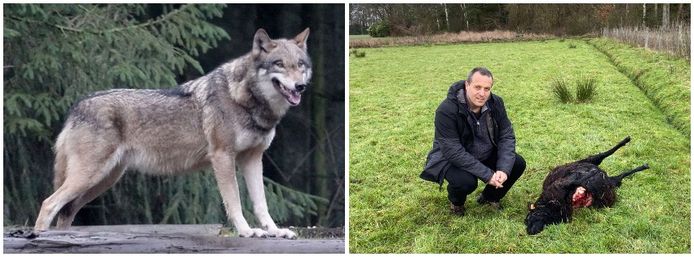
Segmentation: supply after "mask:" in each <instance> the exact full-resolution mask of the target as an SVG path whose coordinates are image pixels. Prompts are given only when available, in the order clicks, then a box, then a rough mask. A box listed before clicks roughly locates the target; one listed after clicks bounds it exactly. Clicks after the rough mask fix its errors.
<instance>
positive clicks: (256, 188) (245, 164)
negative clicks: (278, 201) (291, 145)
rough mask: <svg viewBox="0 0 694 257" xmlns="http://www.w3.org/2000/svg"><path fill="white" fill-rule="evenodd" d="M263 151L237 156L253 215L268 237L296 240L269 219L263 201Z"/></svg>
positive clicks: (265, 202) (253, 151) (287, 230)
mask: <svg viewBox="0 0 694 257" xmlns="http://www.w3.org/2000/svg"><path fill="white" fill-rule="evenodd" d="M262 158H263V150H262V149H253V150H249V152H247V153H244V154H242V155H239V158H238V161H239V168H241V171H242V172H243V177H244V179H245V180H246V187H247V188H248V194H249V196H250V198H251V202H253V213H254V214H255V216H256V217H257V218H258V220H259V221H260V225H261V226H262V227H264V228H265V229H267V231H268V234H269V235H270V236H275V237H284V238H296V234H295V233H294V232H293V231H291V230H289V229H284V228H282V229H281V228H277V225H275V222H274V221H273V220H272V217H270V213H269V212H268V208H267V201H266V199H265V186H264V185H263V159H262Z"/></svg>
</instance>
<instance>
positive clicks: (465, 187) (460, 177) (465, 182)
mask: <svg viewBox="0 0 694 257" xmlns="http://www.w3.org/2000/svg"><path fill="white" fill-rule="evenodd" d="M451 172H456V173H455V174H450V173H451ZM446 180H448V190H449V191H454V192H465V193H468V194H469V193H472V192H473V191H475V189H477V177H475V176H474V175H472V174H470V173H469V172H466V171H462V170H451V171H449V174H447V176H446Z"/></svg>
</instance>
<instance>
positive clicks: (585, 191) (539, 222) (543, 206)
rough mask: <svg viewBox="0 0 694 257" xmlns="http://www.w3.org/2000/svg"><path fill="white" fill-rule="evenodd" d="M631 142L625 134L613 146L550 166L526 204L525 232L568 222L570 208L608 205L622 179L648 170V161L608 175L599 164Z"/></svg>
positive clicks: (614, 198) (570, 213) (537, 230)
mask: <svg viewBox="0 0 694 257" xmlns="http://www.w3.org/2000/svg"><path fill="white" fill-rule="evenodd" d="M629 141H631V138H630V137H626V138H625V139H624V140H622V141H621V142H619V144H617V145H616V146H614V147H613V148H612V149H610V150H608V151H606V152H603V153H600V154H596V155H591V156H588V157H587V158H585V159H582V160H578V161H575V162H572V163H568V164H564V165H561V166H558V167H555V168H554V169H552V171H551V172H550V173H549V174H548V175H547V177H546V178H545V181H544V183H543V185H542V194H540V198H539V199H538V200H537V201H536V202H535V203H534V204H531V205H530V206H528V209H529V213H528V216H526V218H525V225H526V226H527V228H526V230H527V232H528V234H530V235H534V234H537V233H540V232H541V231H542V230H543V229H544V228H545V226H546V225H549V224H556V223H560V222H569V221H570V220H571V215H572V214H573V210H574V209H577V208H581V207H595V208H603V207H611V206H613V205H614V203H615V202H616V201H617V188H618V187H619V186H621V185H622V179H624V178H625V177H627V176H629V175H631V174H634V173H636V172H639V171H642V170H645V169H648V168H649V167H648V164H644V165H642V166H639V167H637V168H635V169H633V170H630V171H627V172H624V173H622V174H620V175H618V176H614V177H610V176H608V175H607V173H606V172H605V171H603V170H602V169H600V167H598V166H599V165H600V163H602V160H604V159H605V158H607V157H608V156H610V155H612V154H613V153H614V152H615V151H617V149H619V148H621V147H622V146H624V145H626V144H627V143H628V142H629Z"/></svg>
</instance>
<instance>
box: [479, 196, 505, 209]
mask: <svg viewBox="0 0 694 257" xmlns="http://www.w3.org/2000/svg"><path fill="white" fill-rule="evenodd" d="M477 203H479V204H480V205H484V204H489V206H491V207H492V208H494V209H495V210H497V211H501V210H503V209H504V207H503V206H501V203H500V202H492V201H489V200H487V199H486V198H484V194H480V196H479V197H477Z"/></svg>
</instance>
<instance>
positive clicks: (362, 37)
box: [349, 34, 372, 40]
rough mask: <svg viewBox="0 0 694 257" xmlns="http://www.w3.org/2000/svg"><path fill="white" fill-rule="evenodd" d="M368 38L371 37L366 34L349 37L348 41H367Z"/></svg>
mask: <svg viewBox="0 0 694 257" xmlns="http://www.w3.org/2000/svg"><path fill="white" fill-rule="evenodd" d="M368 38H372V37H371V36H369V35H368V34H362V35H349V39H350V40H351V39H368Z"/></svg>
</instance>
